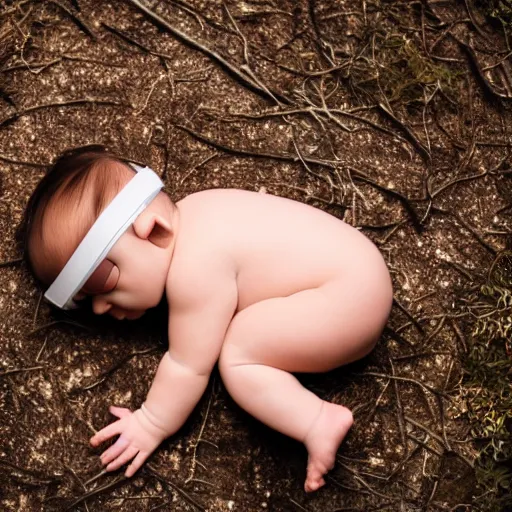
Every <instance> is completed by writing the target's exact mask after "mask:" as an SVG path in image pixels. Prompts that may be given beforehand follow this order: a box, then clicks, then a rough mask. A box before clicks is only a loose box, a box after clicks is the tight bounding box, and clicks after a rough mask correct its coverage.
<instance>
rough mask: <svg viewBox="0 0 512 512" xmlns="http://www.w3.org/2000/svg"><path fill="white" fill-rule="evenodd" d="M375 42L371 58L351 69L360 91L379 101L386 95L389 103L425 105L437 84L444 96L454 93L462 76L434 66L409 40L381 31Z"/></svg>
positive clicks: (443, 66) (399, 35)
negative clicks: (456, 83) (426, 98)
mask: <svg viewBox="0 0 512 512" xmlns="http://www.w3.org/2000/svg"><path fill="white" fill-rule="evenodd" d="M372 39H373V41H372V43H371V45H369V46H368V55H367V56H366V58H365V59H360V60H359V62H358V65H357V66H354V68H353V69H352V78H353V79H354V83H353V85H354V86H355V87H356V88H357V89H358V90H359V91H361V92H364V93H366V94H370V96H372V97H377V98H379V97H380V98H382V96H383V95H384V96H385V98H386V100H387V101H388V102H390V103H393V102H403V103H406V104H410V103H414V102H419V103H421V104H423V102H424V100H425V97H428V96H429V95H430V94H432V92H433V90H434V88H435V86H436V85H437V84H439V85H440V86H441V87H442V88H443V90H444V92H445V93H448V94H449V93H450V92H451V91H454V90H455V82H456V81H457V79H458V78H459V77H460V76H461V74H460V73H458V72H457V71H452V70H451V69H449V68H448V67H447V66H445V65H444V64H437V63H435V62H434V61H433V60H432V59H431V58H430V57H429V56H427V55H425V54H424V52H423V51H421V50H420V48H418V46H417V45H416V44H415V42H414V41H413V40H411V39H410V38H408V37H406V36H405V35H403V34H390V33H389V32H388V31H384V30H378V31H376V32H375V33H374V34H373V35H372ZM370 48H371V49H370ZM363 63H364V64H363Z"/></svg>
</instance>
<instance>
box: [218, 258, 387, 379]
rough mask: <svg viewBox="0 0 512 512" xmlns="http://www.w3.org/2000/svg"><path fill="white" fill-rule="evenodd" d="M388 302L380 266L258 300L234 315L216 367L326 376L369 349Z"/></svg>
mask: <svg viewBox="0 0 512 512" xmlns="http://www.w3.org/2000/svg"><path fill="white" fill-rule="evenodd" d="M391 303H392V288H391V281H390V277H389V273H388V271H387V269H386V267H385V265H384V264H382V265H378V266H377V268H373V269H371V271H369V272H367V273H365V274H361V273H357V274H352V275H346V274H345V275H344V276H342V277H339V278H336V279H332V280H331V281H329V282H327V283H326V284H324V285H322V286H320V287H318V288H314V289H306V290H303V291H299V292H297V293H294V294H292V295H290V296H288V297H275V298H269V299H265V300H261V301H259V302H256V303H254V304H252V305H250V306H248V307H247V308H245V309H243V310H242V311H239V312H238V313H237V314H236V315H235V316H234V318H233V320H232V321H231V324H230V326H229V328H228V331H227V333H226V338H225V341H224V345H223V349H222V353H221V365H223V366H225V365H228V366H231V365H244V364H264V365H268V366H273V367H275V368H280V369H282V370H285V371H288V372H323V371H329V370H331V369H333V368H336V367H338V366H341V365H344V364H347V363H350V362H352V361H356V360H357V359H360V358H361V357H363V356H365V355H366V354H368V353H369V352H370V351H371V350H372V349H373V347H374V346H375V343H376V342H377V340H378V338H379V336H380V334H381V332H382V329H383V328H384V325H385V324H386V321H387V318H388V316H389V312H390V309H391Z"/></svg>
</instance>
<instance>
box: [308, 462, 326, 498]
mask: <svg viewBox="0 0 512 512" xmlns="http://www.w3.org/2000/svg"><path fill="white" fill-rule="evenodd" d="M324 474H325V471H322V470H321V469H320V468H319V467H318V466H317V465H316V464H312V463H311V464H308V470H307V476H306V482H305V483H304V489H305V491H306V492H312V491H316V490H318V489H320V487H322V485H325V480H324V479H323V476H324Z"/></svg>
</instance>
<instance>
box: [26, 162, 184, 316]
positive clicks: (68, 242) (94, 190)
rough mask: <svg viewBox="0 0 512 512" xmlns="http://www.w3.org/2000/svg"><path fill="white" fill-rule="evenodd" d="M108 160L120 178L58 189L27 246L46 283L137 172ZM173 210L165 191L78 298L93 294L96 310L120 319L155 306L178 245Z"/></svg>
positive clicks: (140, 216)
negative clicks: (66, 190) (63, 191)
mask: <svg viewBox="0 0 512 512" xmlns="http://www.w3.org/2000/svg"><path fill="white" fill-rule="evenodd" d="M109 165H112V166H113V167H112V168H111V169H109V170H108V171H109V172H111V174H110V175H109V176H114V177H115V178H116V180H117V181H115V182H114V183H113V184H112V183H110V184H109V183H103V184H102V182H101V181H100V180H99V179H97V177H96V176H95V175H92V177H91V179H90V180H89V181H88V182H87V183H86V184H85V185H84V186H83V187H82V188H81V189H76V190H75V191H71V192H69V191H68V192H66V193H62V194H60V195H59V193H57V194H55V196H54V197H53V199H52V200H51V201H50V202H49V203H48V204H47V205H46V207H45V210H44V213H42V214H40V217H39V219H40V224H39V225H38V227H37V229H36V230H34V232H33V234H32V235H31V238H30V239H29V244H28V250H29V256H30V260H31V263H32V267H33V269H34V271H35V273H36V275H37V277H38V278H39V279H40V280H41V281H42V282H44V283H45V284H46V285H50V284H51V282H52V281H53V280H54V279H55V278H56V277H57V275H58V274H59V273H60V271H61V270H62V268H63V267H64V265H65V264H66V262H67V261H68V260H69V258H70V257H71V255H72V254H73V252H74V251H75V250H76V248H77V247H78V245H79V243H80V242H81V240H82V239H83V237H84V236H85V235H86V233H87V231H88V230H89V229H90V228H91V226H92V225H93V224H94V221H95V220H96V218H97V216H98V215H99V212H100V211H101V210H102V209H103V208H104V207H105V206H106V205H107V204H108V203H110V201H111V200H112V199H113V198H114V197H115V195H116V194H117V193H118V191H119V190H120V188H121V187H122V186H124V184H125V183H128V182H129V181H130V180H131V179H132V178H133V176H134V171H133V170H131V169H130V168H129V167H127V166H126V165H124V164H117V163H114V164H110V163H109ZM91 172H92V171H91ZM99 172H105V169H100V170H98V173H99ZM99 195H101V197H102V203H101V205H99V204H98V196H99ZM173 209H174V206H173V204H172V202H171V201H170V199H169V198H168V197H167V196H166V195H165V194H163V193H160V194H159V195H158V196H157V197H156V198H155V199H154V200H153V201H152V202H151V203H150V204H149V205H148V206H147V207H146V209H145V210H144V211H143V212H142V213H141V214H140V215H139V217H137V219H135V221H134V224H132V226H130V228H129V229H128V230H127V231H126V232H125V233H124V234H123V235H122V236H121V237H120V238H119V240H118V241H117V242H116V244H115V245H114V246H113V247H112V249H111V250H110V251H109V253H108V254H107V256H106V258H105V259H104V260H103V261H102V262H101V263H100V265H99V266H98V267H97V268H96V270H95V271H94V273H93V274H92V275H91V276H90V278H89V279H88V280H87V281H86V283H85V284H84V286H83V287H82V289H81V290H80V291H79V293H78V294H77V295H76V296H75V297H74V298H75V300H77V301H80V300H81V299H84V298H85V297H91V299H92V306H93V310H94V312H95V313H96V314H103V313H109V314H110V315H112V316H113V317H115V318H118V319H124V318H127V319H135V318H139V317H140V316H142V315H143V314H144V312H145V311H146V310H147V309H149V308H152V307H154V306H156V305H157V304H158V303H159V302H160V299H161V298H162V295H163V293H164V291H165V285H166V280H167V274H168V271H169V266H170V260H171V257H172V251H173V246H174V237H173V228H172V225H174V222H173V221H172V219H173ZM176 222H177V220H176Z"/></svg>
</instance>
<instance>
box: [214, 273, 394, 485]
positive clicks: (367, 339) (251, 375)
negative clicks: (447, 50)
mask: <svg viewBox="0 0 512 512" xmlns="http://www.w3.org/2000/svg"><path fill="white" fill-rule="evenodd" d="M363 302H365V301H363ZM368 303H370V304H368ZM390 305H391V289H390V287H389V293H388V295H385V294H381V296H379V294H373V295H371V296H368V297H367V300H366V305H364V304H361V301H360V300H358V292H357V291H356V292H354V290H353V289H352V290H349V289H348V287H346V286H340V285H339V283H335V284H333V285H327V286H325V287H322V288H319V289H315V290H305V291H303V292H299V293H296V294H294V295H292V296H290V297H286V298H275V299H268V300H265V301H261V302H258V303H256V304H253V305H252V306H250V307H248V308H246V309H244V310H243V311H241V312H239V313H238V314H237V315H236V316H235V318H234V319H233V321H232V323H231V326H230V328H229V330H228V333H227V335H226V340H225V342H224V347H223V350H222V353H221V357H220V360H219V368H220V371H221V375H222V378H223V380H224V383H225V385H226V387H227V389H228V391H229V392H230V394H231V395H232V396H233V398H234V399H235V400H236V401H237V403H238V404H239V405H240V406H241V407H243V408H244V409H245V410H246V411H247V412H249V413H250V414H252V415H253V416H255V417H256V418H258V419H259V420H260V421H262V422H263V423H265V424H266V425H268V426H270V427H272V428H274V429H275V430H278V431H279V432H281V433H283V434H286V435H288V436H290V437H292V438H294V439H297V440H298V441H301V442H303V443H304V444H305V446H306V448H307V450H308V470H307V477H306V482H305V486H304V487H305V489H306V491H314V490H316V489H318V488H319V487H321V486H322V485H323V484H324V483H325V482H324V479H323V475H324V474H325V473H326V472H327V471H329V470H330V469H331V468H332V466H333V465H334V460H335V456H336V452H337V450H338V447H339V445H340V443H341V442H342V440H343V438H344V437H345V435H346V433H347V432H348V430H349V429H350V427H351V425H352V414H351V412H350V411H349V410H348V409H347V408H345V407H343V406H340V405H335V404H332V403H329V402H325V401H323V400H321V399H320V398H318V397H317V396H316V395H314V394H313V393H311V392H310V391H308V390H307V389H305V388H304V387H303V386H302V385H301V384H300V383H299V381H298V380H297V379H296V378H295V377H294V376H292V375H291V374H290V373H288V372H321V371H327V370H330V369H332V368H335V367H337V366H340V365H342V364H345V363H348V362H350V361H354V360H356V359H358V358H360V357H362V356H364V355H365V354H366V353H368V352H369V351H370V350H371V349H372V348H373V345H374V343H375V341H376V340H377V338H378V336H379V334H380V331H381V330H382V328H383V326H384V323H385V321H386V319H387V315H388V314H389V308H390ZM367 308H368V309H369V311H368V310H367Z"/></svg>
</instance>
